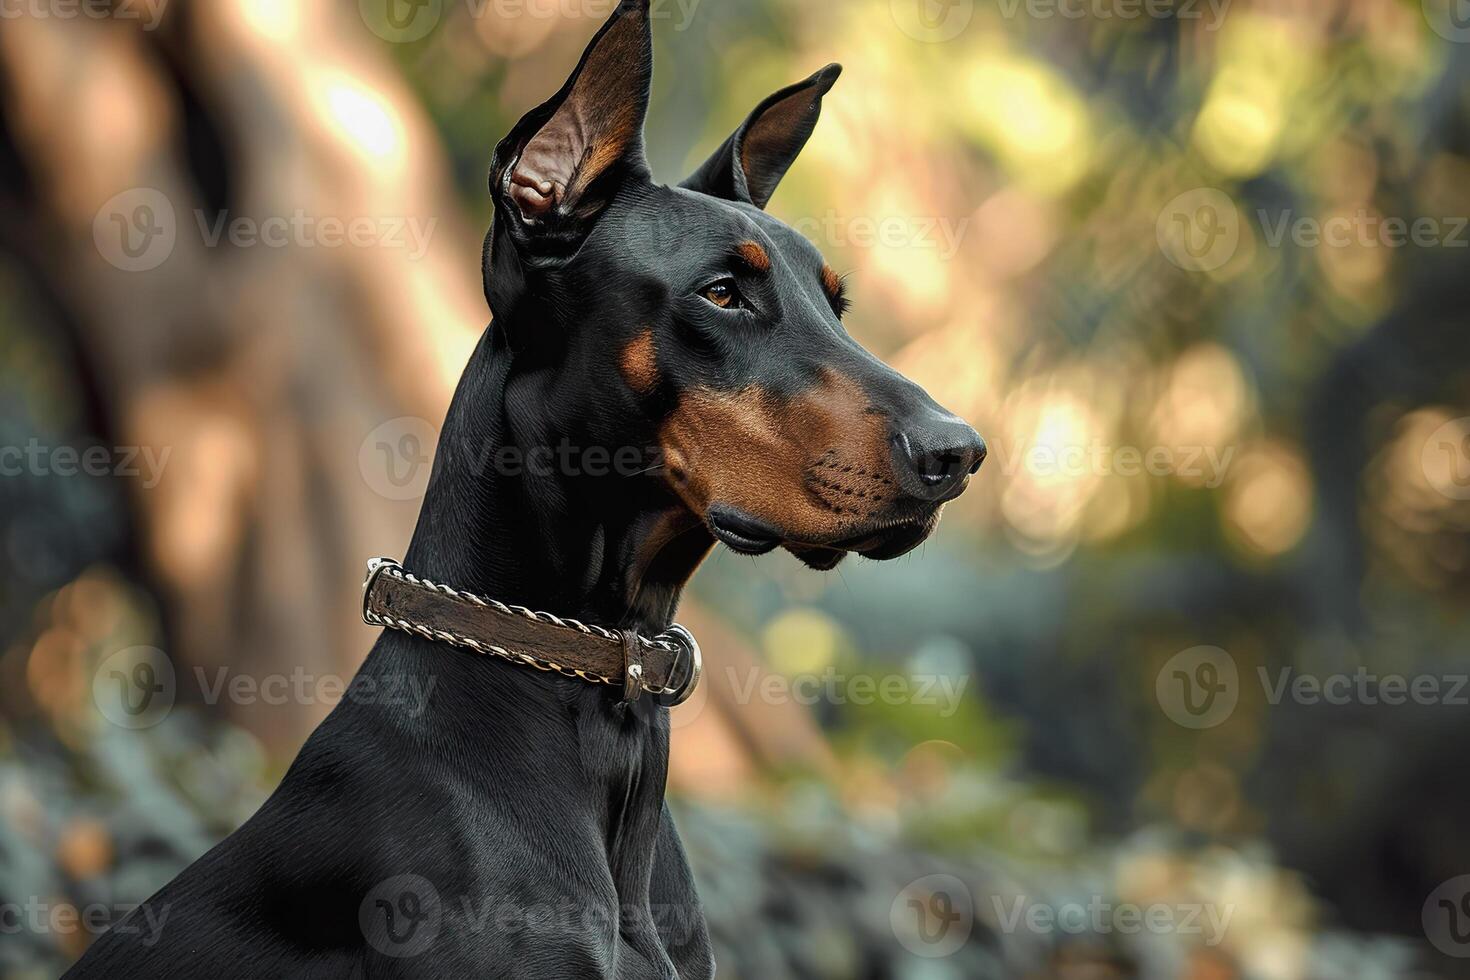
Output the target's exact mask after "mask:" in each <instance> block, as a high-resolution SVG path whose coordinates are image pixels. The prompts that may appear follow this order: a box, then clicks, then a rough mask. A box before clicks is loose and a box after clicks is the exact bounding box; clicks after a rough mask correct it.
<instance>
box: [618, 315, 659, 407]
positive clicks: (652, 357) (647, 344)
mask: <svg viewBox="0 0 1470 980" xmlns="http://www.w3.org/2000/svg"><path fill="white" fill-rule="evenodd" d="M618 370H619V372H620V373H621V374H622V375H623V380H624V381H626V382H627V383H628V387H629V388H632V389H633V390H634V391H635V392H637V393H638V394H640V395H646V394H649V393H650V392H652V391H653V389H654V388H656V387H657V386H658V350H657V348H656V347H655V346H654V343H653V330H652V329H648V330H644V331H643V332H642V333H640V334H639V335H638V336H636V337H634V338H633V339H632V340H631V341H629V342H628V346H626V347H624V348H623V352H622V354H621V355H619V357H618Z"/></svg>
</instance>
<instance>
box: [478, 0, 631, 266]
mask: <svg viewBox="0 0 1470 980" xmlns="http://www.w3.org/2000/svg"><path fill="white" fill-rule="evenodd" d="M652 83H653V35H652V27H651V24H650V17H649V0H622V2H621V3H619V4H618V7H617V9H616V10H615V11H614V12H613V15H612V17H610V18H609V19H608V22H607V23H606V24H604V25H603V27H602V29H601V30H600V31H598V32H597V36H596V37H594V38H593V39H592V43H591V44H589V45H588V46H587V50H586V52H585V53H584V54H583V55H582V60H581V62H580V63H579V64H578V65H577V68H576V70H575V71H573V72H572V75H571V77H570V78H568V79H567V82H566V84H565V85H563V86H562V88H561V91H559V92H557V93H556V95H554V96H552V97H551V98H550V99H549V100H547V101H546V102H545V103H543V104H542V105H540V106H538V107H537V108H535V109H533V110H531V111H530V112H529V113H527V114H526V116H525V118H523V119H522V120H521V121H520V122H519V123H517V124H516V126H515V128H514V129H512V130H511V131H510V135H509V136H507V137H506V138H505V139H504V140H502V141H501V142H500V145H499V146H497V147H496V148H495V159H494V162H493V163H492V164H491V167H490V193H491V195H492V197H493V198H494V201H495V222H496V224H497V225H502V224H503V230H504V231H505V232H506V233H508V235H509V237H510V239H511V241H512V242H513V244H514V246H515V248H516V251H517V252H519V253H521V255H520V257H521V259H522V260H523V261H524V262H525V263H526V264H527V265H529V266H539V265H544V264H548V263H551V264H554V263H556V262H557V261H559V260H562V259H565V258H568V257H570V256H571V255H572V253H574V252H575V251H576V250H577V249H578V248H579V247H580V246H581V244H582V242H583V241H584V240H585V239H586V237H587V234H588V232H590V231H591V229H592V225H593V223H594V222H595V221H596V219H597V217H598V216H599V215H600V214H601V213H602V212H603V210H604V209H605V208H606V207H607V206H608V204H609V203H610V202H611V201H612V199H613V197H614V195H615V194H616V193H617V189H618V187H619V186H621V184H622V183H623V182H624V181H626V180H628V179H630V178H645V179H646V178H647V177H648V175H649V171H648V163H647V159H646V157H645V155H644V147H643V122H644V118H645V117H646V116H647V114H648V94H649V89H650V87H651V86H652ZM494 237H495V238H496V239H497V247H498V239H499V237H500V236H499V235H498V234H497V235H494ZM497 264H498V263H497ZM487 271H488V270H487Z"/></svg>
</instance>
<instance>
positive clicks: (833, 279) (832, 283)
mask: <svg viewBox="0 0 1470 980" xmlns="http://www.w3.org/2000/svg"><path fill="white" fill-rule="evenodd" d="M822 288H823V289H825V290H826V291H827V296H828V298H830V299H831V300H832V302H834V303H835V302H837V300H838V299H839V298H841V296H842V277H841V276H839V275H838V274H837V270H836V269H834V268H832V267H831V266H830V265H824V266H822Z"/></svg>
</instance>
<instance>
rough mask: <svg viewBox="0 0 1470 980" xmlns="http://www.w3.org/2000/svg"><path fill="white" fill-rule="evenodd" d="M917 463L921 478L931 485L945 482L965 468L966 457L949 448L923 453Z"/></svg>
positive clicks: (916, 466) (916, 468) (916, 467)
mask: <svg viewBox="0 0 1470 980" xmlns="http://www.w3.org/2000/svg"><path fill="white" fill-rule="evenodd" d="M915 463H916V465H915V467H914V469H915V470H916V471H917V472H918V474H919V479H921V480H923V481H924V482H925V483H927V484H928V485H929V486H931V487H932V486H937V485H938V484H940V483H943V482H944V481H945V480H946V479H948V478H949V477H951V476H953V475H954V474H955V473H957V472H959V471H961V470H963V469H964V468H965V462H964V457H963V456H961V455H960V454H959V453H957V452H951V451H947V450H946V451H943V452H937V453H921V454H920V455H919V458H918V459H917V460H916V461H915Z"/></svg>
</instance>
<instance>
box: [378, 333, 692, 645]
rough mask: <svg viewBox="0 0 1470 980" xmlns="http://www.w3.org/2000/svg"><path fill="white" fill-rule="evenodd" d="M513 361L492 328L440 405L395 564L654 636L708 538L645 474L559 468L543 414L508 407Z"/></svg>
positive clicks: (556, 443) (561, 441) (559, 438)
mask: <svg viewBox="0 0 1470 980" xmlns="http://www.w3.org/2000/svg"><path fill="white" fill-rule="evenodd" d="M512 357H513V355H512V353H511V352H510V350H509V349H508V348H507V346H506V342H505V337H504V334H503V332H502V331H500V330H498V329H497V328H496V327H495V325H492V326H491V327H490V329H489V330H487V331H486V333H485V336H484V337H482V338H481V341H480V343H479V344H478V345H477V347H476V349H475V353H474V355H473V357H472V358H471V361H470V365H469V367H468V369H467V370H466V371H465V374H464V377H463V378H462V379H461V381H460V385H459V388H458V390H457V391H456V393H455V396H454V400H453V402H452V404H451V406H450V409H449V413H448V416H447V418H446V420H445V423H444V429H443V432H442V434H441V436H440V441H439V448H438V452H437V454H436V456H435V460H434V472H433V475H432V477H431V479H430V481H429V486H428V489H427V491H426V493H425V496H424V504H423V509H422V511H421V513H420V515H419V523H418V527H417V529H416V530H415V532H414V536H413V541H412V543H411V544H410V545H409V549H408V552H407V554H406V556H405V559H404V564H405V566H406V567H407V568H408V569H409V570H410V571H412V572H413V573H415V574H417V575H419V576H421V577H424V578H428V579H432V580H435V581H440V582H443V583H445V584H447V585H452V586H454V587H455V588H458V589H462V590H465V591H470V592H477V593H480V594H483V595H489V596H491V597H493V598H496V599H499V600H501V601H504V602H508V603H513V604H517V605H523V606H527V607H530V608H532V609H537V610H543V611H546V612H550V613H555V614H557V615H560V616H570V617H573V618H576V619H581V620H584V621H587V622H593V623H597V624H599V625H603V626H607V627H609V628H627V629H636V630H639V631H640V632H643V633H645V635H649V636H652V635H654V634H656V633H658V632H660V631H661V630H663V629H665V628H667V626H668V625H669V623H670V622H672V620H673V616H674V612H675V609H676V608H677V605H678V601H679V597H680V594H681V592H682V590H683V588H684V586H685V584H686V583H687V582H688V580H689V578H690V577H691V576H692V575H693V574H694V571H695V569H697V568H698V566H699V564H700V562H702V561H703V560H704V557H705V556H706V555H707V554H708V553H709V551H710V549H711V548H712V547H713V546H714V541H713V539H712V538H711V537H710V535H709V533H708V531H707V530H706V529H705V527H704V525H703V524H702V523H701V522H700V521H699V520H698V519H697V518H696V517H694V516H693V515H692V514H691V513H690V512H689V511H688V510H686V509H685V508H684V507H683V506H681V505H680V504H679V503H678V501H677V499H676V498H675V497H673V495H672V494H669V493H668V492H667V491H665V490H663V489H662V485H661V484H660V483H659V482H658V481H659V478H658V476H657V475H656V474H654V473H650V474H640V475H632V474H630V473H626V472H616V473H611V472H610V473H607V474H603V475H599V476H587V475H582V474H581V473H580V471H579V467H578V466H577V465H576V464H575V463H574V464H573V465H572V466H570V467H568V466H566V465H564V463H563V462H562V460H563V459H564V458H565V454H564V453H563V452H562V449H561V447H562V446H563V445H565V444H566V440H567V439H568V436H567V435H566V434H565V433H560V432H557V431H555V430H554V428H551V427H549V426H548V425H547V424H546V423H545V421H544V420H546V419H549V418H551V417H553V413H551V412H548V411H541V410H538V407H537V406H514V407H513V406H511V405H508V404H507V397H506V395H507V376H508V372H509V370H510V366H511V361H512ZM572 448H573V450H574V451H576V452H580V451H582V450H585V449H587V448H588V447H585V446H573V447H572ZM619 448H620V447H617V446H606V447H599V449H601V450H602V451H605V452H607V453H609V454H615V453H616V452H617V450H618V449H619ZM635 448H641V447H635ZM559 454H561V455H559ZM654 464H656V460H655V461H654ZM651 465H652V464H651Z"/></svg>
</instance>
